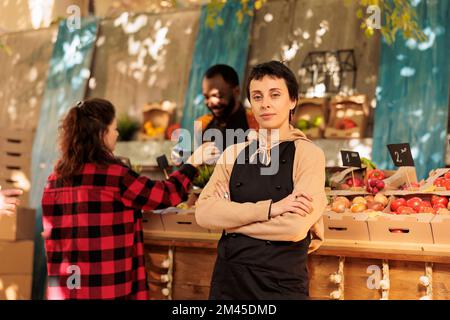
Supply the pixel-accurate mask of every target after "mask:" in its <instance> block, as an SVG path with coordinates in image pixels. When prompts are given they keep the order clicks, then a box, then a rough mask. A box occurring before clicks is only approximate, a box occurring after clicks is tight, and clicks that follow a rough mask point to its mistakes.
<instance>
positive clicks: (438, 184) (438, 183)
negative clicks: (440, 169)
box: [433, 177, 445, 188]
mask: <svg viewBox="0 0 450 320" xmlns="http://www.w3.org/2000/svg"><path fill="white" fill-rule="evenodd" d="M444 183H445V178H443V177H440V178H437V179H436V180H434V182H433V185H435V186H436V187H438V188H441V187H444Z"/></svg>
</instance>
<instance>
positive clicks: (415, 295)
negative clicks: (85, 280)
mask: <svg viewBox="0 0 450 320" xmlns="http://www.w3.org/2000/svg"><path fill="white" fill-rule="evenodd" d="M219 238H220V234H213V233H210V234H208V233H198V234H197V233H184V232H178V233H177V232H151V233H146V232H144V239H145V249H146V258H147V270H148V272H149V278H150V280H149V282H150V295H151V298H152V299H167V298H168V297H169V296H170V297H171V298H172V299H176V300H182V299H186V300H191V299H193V300H195V299H207V298H208V294H209V285H210V279H211V274H212V270H213V268H214V262H215V259H216V247H217V240H218V239H219ZM169 251H170V253H169ZM169 256H172V258H171V259H172V260H171V261H172V266H173V267H172V277H171V280H172V281H171V282H170V284H169V285H168V283H166V282H163V283H161V274H165V273H167V268H162V267H161V263H162V262H163V261H164V260H166V259H168V258H169ZM169 260H170V259H169ZM340 260H341V261H343V262H342V265H343V273H342V275H343V278H344V281H343V290H342V291H343V297H341V298H343V299H380V298H381V296H382V290H381V289H380V288H378V289H377V288H376V287H373V284H372V285H371V284H370V283H369V282H370V279H369V278H372V279H375V278H376V277H377V272H378V271H379V270H382V268H383V262H384V263H385V266H388V269H389V281H390V287H389V290H388V293H389V299H399V300H404V299H420V298H421V297H422V296H424V295H425V292H426V287H424V286H422V285H421V284H420V281H419V279H420V277H421V276H423V275H425V274H426V267H427V266H428V268H429V269H428V270H432V277H431V279H432V285H431V287H429V288H432V292H433V295H432V298H433V299H436V300H437V299H445V300H446V299H450V246H444V245H418V244H403V243H392V242H390V243H389V242H376V243H375V242H370V241H367V242H362V241H361V242H354V241H347V240H339V241H337V240H333V241H326V242H325V243H324V244H323V245H322V246H321V247H320V248H319V250H317V251H316V252H314V253H313V254H311V255H310V257H309V263H308V267H309V272H310V296H311V298H312V299H330V293H331V292H333V291H335V290H336V289H337V288H338V287H339V286H338V285H337V284H335V283H332V282H331V281H330V275H331V274H332V273H335V272H337V271H338V269H339V261H340ZM166 263H167V262H166ZM163 278H164V276H163ZM164 280H167V279H164ZM166 287H169V288H170V290H167V289H166V290H165V293H166V294H167V293H168V291H169V294H168V295H164V294H163V293H162V289H164V288H166ZM428 292H430V290H429V291H428Z"/></svg>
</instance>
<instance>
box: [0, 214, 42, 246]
mask: <svg viewBox="0 0 450 320" xmlns="http://www.w3.org/2000/svg"><path fill="white" fill-rule="evenodd" d="M35 218H36V210H34V209H29V208H22V207H19V208H17V210H16V213H15V214H14V215H11V216H8V215H0V241H5V240H6V241H17V240H33V239H34V227H35Z"/></svg>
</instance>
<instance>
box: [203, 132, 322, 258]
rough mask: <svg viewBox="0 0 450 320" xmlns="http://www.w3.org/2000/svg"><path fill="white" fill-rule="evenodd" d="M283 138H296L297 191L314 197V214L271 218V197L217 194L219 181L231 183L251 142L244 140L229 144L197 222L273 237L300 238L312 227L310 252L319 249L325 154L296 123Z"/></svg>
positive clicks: (233, 230)
mask: <svg viewBox="0 0 450 320" xmlns="http://www.w3.org/2000/svg"><path fill="white" fill-rule="evenodd" d="M282 141H295V146H296V151H295V157H294V166H293V168H294V169H293V172H292V178H293V182H294V192H296V191H303V192H305V193H308V194H309V195H310V196H311V197H312V198H313V202H312V206H313V210H312V212H311V213H310V214H308V215H306V216H305V217H302V216H301V215H299V214H295V213H289V212H288V213H284V214H282V215H280V216H277V217H274V218H271V219H268V213H269V206H270V202H271V200H270V199H267V200H263V201H258V202H256V203H252V202H247V203H237V202H232V201H229V200H226V199H221V198H218V197H217V196H216V195H215V194H214V193H215V191H216V190H215V185H216V183H217V182H221V183H223V184H224V185H229V181H230V176H231V172H232V171H233V164H234V162H235V160H236V158H237V156H238V155H239V153H240V152H241V151H242V150H243V149H244V148H245V147H246V146H247V145H248V144H249V142H244V143H240V144H235V145H232V146H229V147H228V148H227V149H225V151H224V152H223V153H222V155H221V157H220V158H219V160H218V161H217V164H216V167H215V169H214V173H213V175H212V176H211V179H210V180H209V182H208V184H207V185H206V186H205V188H204V189H203V191H202V193H201V194H200V197H199V200H198V202H197V207H196V211H195V218H196V220H197V223H198V224H199V225H200V226H202V227H204V228H208V229H212V230H226V231H227V232H236V233H242V234H246V235H248V236H250V237H253V238H257V239H263V240H272V241H300V240H302V239H304V238H305V237H306V235H307V233H308V230H311V235H312V241H311V245H310V247H309V252H312V251H314V250H316V249H317V248H318V247H319V246H320V244H321V243H322V242H323V219H322V213H323V211H324V209H325V206H326V204H327V199H326V195H325V156H324V153H323V151H322V150H321V149H320V148H318V147H317V146H316V145H314V144H313V143H312V142H311V141H310V140H308V139H307V138H306V136H305V135H304V133H303V132H301V131H300V130H298V129H294V128H293V127H291V128H290V131H289V135H288V138H286V139H283V140H280V142H282ZM254 183H258V182H257V181H255V182H254Z"/></svg>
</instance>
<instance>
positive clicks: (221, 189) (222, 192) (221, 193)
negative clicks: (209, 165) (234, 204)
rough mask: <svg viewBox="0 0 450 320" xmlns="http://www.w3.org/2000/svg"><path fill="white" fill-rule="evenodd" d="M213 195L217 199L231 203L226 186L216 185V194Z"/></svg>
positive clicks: (222, 184) (223, 184)
mask: <svg viewBox="0 0 450 320" xmlns="http://www.w3.org/2000/svg"><path fill="white" fill-rule="evenodd" d="M214 194H215V195H216V197H218V198H219V199H225V200H227V201H231V199H230V189H229V188H228V184H225V183H220V182H218V183H216V192H215V193H214Z"/></svg>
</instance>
